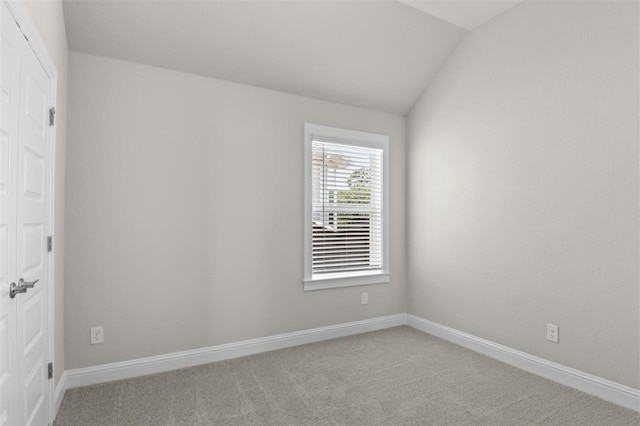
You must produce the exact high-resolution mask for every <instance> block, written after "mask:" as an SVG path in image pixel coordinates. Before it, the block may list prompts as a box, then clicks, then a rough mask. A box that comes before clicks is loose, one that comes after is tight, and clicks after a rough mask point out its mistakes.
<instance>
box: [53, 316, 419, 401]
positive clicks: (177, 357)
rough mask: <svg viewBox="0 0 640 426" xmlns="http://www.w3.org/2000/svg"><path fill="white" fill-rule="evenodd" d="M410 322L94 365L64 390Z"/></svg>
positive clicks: (389, 320) (385, 321)
mask: <svg viewBox="0 0 640 426" xmlns="http://www.w3.org/2000/svg"><path fill="white" fill-rule="evenodd" d="M405 324H407V314H396V315H389V316H384V317H378V318H372V319H368V320H363V321H355V322H348V323H343V324H337V325H331V326H327V327H319V328H313V329H309V330H302V331H296V332H292V333H284V334H278V335H275V336H268V337H262V338H257V339H251V340H243V341H240V342H234V343H228V344H223V345H217V346H211V347H208V348H202V349H194V350H190V351H183V352H174V353H170V354H165V355H159V356H152V357H147V358H139V359H134V360H130V361H123V362H115V363H111V364H104V365H98V366H94V367H86V368H76V369H73V370H67V371H65V375H66V378H65V389H66V388H67V387H68V388H69V389H71V388H76V387H80V386H88V385H94V384H98V383H104V382H110V381H113V380H121V379H128V378H131V377H138V376H145V375H148V374H155V373H162V372H165V371H171V370H176V369H179V368H186V367H193V366H196V365H201V364H207V363H210V362H216V361H222V360H225V359H231V358H238V357H242V356H247V355H253V354H257V353H261V352H268V351H273V350H276V349H284V348H289V347H292V346H299V345H304V344H307V343H314V342H320V341H323V340H329V339H335V338H339V337H345V336H351V335H354V334H360V333H366V332H369V331H375V330H382V329H385V328H390V327H397V326H400V325H405Z"/></svg>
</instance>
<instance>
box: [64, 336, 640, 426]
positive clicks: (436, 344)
mask: <svg viewBox="0 0 640 426" xmlns="http://www.w3.org/2000/svg"><path fill="white" fill-rule="evenodd" d="M97 424H104V425H127V424H130V425H156V424H164V425H396V424H414V425H417V424H424V425H537V424H557V425H603V426H604V425H639V424H640V414H638V413H637V412H634V411H631V410H628V409H625V408H622V407H619V406H617V405H614V404H611V403H608V402H606V401H603V400H601V399H598V398H595V397H591V396H589V395H586V394H583V393H581V392H578V391H575V390H572V389H570V388H567V387H565V386H562V385H559V384H556V383H553V382H550V381H547V380H545V379H542V378H539V377H537V376H534V375H531V374H529V373H526V372H523V371H521V370H518V369H516V368H513V367H510V366H508V365H506V364H503V363H500V362H498V361H494V360H492V359H490V358H487V357H484V356H482V355H479V354H477V353H475V352H472V351H469V350H467V349H464V348H461V347H459V346H456V345H453V344H451V343H448V342H445V341H443V340H441V339H438V338H435V337H432V336H429V335H427V334H424V333H422V332H419V331H417V330H414V329H411V328H409V327H406V326H403V327H397V328H392V329H387V330H382V331H376V332H372V333H366V334H361V335H357V336H351V337H346V338H342V339H336V340H330V341H326V342H321V343H314V344H310V345H305V346H298V347H295V348H290V349H284V350H279V351H274V352H268V353H264V354H259V355H253V356H249V357H245V358H238V359H234V360H229V361H223V362H218V363H213V364H207V365H203V366H199V367H193V368H187V369H183V370H177V371H173V372H169V373H163V374H156V375H152V376H146V377H141V378H136V379H129V380H123V381H118V382H112V383H107V384H102V385H96V386H89V387H85V388H77V389H71V390H69V391H68V392H67V393H66V395H65V397H64V400H63V402H62V407H61V408H60V412H59V413H58V417H57V419H56V422H55V425H56V426H63V425H97Z"/></svg>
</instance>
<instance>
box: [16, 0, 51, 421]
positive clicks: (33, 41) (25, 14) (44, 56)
mask: <svg viewBox="0 0 640 426" xmlns="http://www.w3.org/2000/svg"><path fill="white" fill-rule="evenodd" d="M3 2H4V4H5V5H6V6H7V8H8V9H9V12H10V13H11V15H13V19H15V21H16V22H18V24H19V25H20V29H21V31H22V33H23V34H24V35H25V36H26V38H27V44H28V45H29V46H30V47H31V50H32V51H33V53H34V54H35V55H36V58H37V59H38V61H39V62H40V64H41V65H42V68H43V69H44V71H45V73H46V74H47V76H48V77H49V81H50V82H51V87H50V88H49V91H50V95H51V106H55V105H57V97H56V89H57V87H58V70H57V69H56V66H55V64H54V62H53V60H52V59H51V56H50V55H49V51H48V50H47V48H46V46H45V44H44V42H43V40H42V38H41V37H40V33H39V32H38V30H37V28H36V26H35V24H34V22H33V20H32V19H31V14H30V13H29V11H28V9H27V6H26V4H25V3H24V1H23V0H12V1H8V0H3ZM56 130H57V121H56V122H55V125H54V126H53V128H52V129H51V131H50V132H49V153H48V154H49V185H48V188H47V189H48V191H49V205H48V206H47V210H48V211H47V215H48V218H47V226H48V227H49V233H48V235H49V236H51V237H53V241H54V244H55V241H56V236H55V229H54V225H55V200H56V197H55V183H56V182H55V176H56V173H55V170H56V161H55V160H56V157H55V153H56ZM54 254H55V251H51V252H49V253H48V255H49V259H48V262H47V265H48V266H47V298H48V302H47V310H48V312H47V321H48V323H47V333H48V334H49V336H48V339H47V340H48V341H47V344H48V348H47V356H48V358H49V362H54V360H55V324H54V321H55V292H54V289H55V282H54V279H55V259H56V256H55V255H54ZM55 367H56V365H55V364H54V372H55ZM60 380H62V378H61V379H60ZM48 382H49V383H48V387H49V413H48V420H47V421H48V423H49V424H52V423H53V420H54V419H55V412H56V407H55V402H56V401H55V374H54V377H53V378H52V379H50V380H49V381H48Z"/></svg>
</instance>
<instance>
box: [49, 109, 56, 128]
mask: <svg viewBox="0 0 640 426" xmlns="http://www.w3.org/2000/svg"><path fill="white" fill-rule="evenodd" d="M55 123H56V108H55V107H51V109H49V126H53V125H54V124H55Z"/></svg>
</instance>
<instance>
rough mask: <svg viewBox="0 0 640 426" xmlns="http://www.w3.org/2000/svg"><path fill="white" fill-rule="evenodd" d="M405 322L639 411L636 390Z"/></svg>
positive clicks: (434, 326) (427, 324)
mask: <svg viewBox="0 0 640 426" xmlns="http://www.w3.org/2000/svg"><path fill="white" fill-rule="evenodd" d="M407 325H409V326H411V327H413V328H415V329H417V330H420V331H423V332H425V333H428V334H431V335H433V336H436V337H440V338H442V339H444V340H447V341H449V342H452V343H455V344H457V345H460V346H463V347H465V348H468V349H471V350H473V351H475V352H479V353H481V354H483V355H486V356H488V357H491V358H495V359H497V360H499V361H502V362H504V363H507V364H510V365H513V366H514V367H517V368H520V369H521V370H524V371H528V372H529V373H533V374H536V375H538V376H541V377H544V378H546V379H549V380H552V381H554V382H557V383H560V384H563V385H565V386H569V387H571V388H574V389H577V390H579V391H582V392H584V393H588V394H590V395H594V396H597V397H599V398H602V399H604V400H607V401H610V402H613V403H614V404H618V405H621V406H623V407H626V408H630V409H632V410H636V411H640V390H638V389H634V388H631V387H629V386H624V385H621V384H619V383H615V382H612V381H610V380H605V379H602V378H600V377H597V376H593V375H591V374H588V373H584V372H582V371H578V370H575V369H573V368H569V367H565V366H564V365H560V364H556V363H555V362H551V361H547V360H545V359H542V358H538V357H536V356H533V355H529V354H527V353H524V352H520V351H518V350H515V349H511V348H508V347H506V346H502V345H499V344H497V343H493V342H490V341H488V340H484V339H481V338H479V337H476V336H473V335H471V334H467V333H464V332H462V331H458V330H455V329H453V328H450V327H446V326H444V325H441V324H438V323H435V322H432V321H429V320H426V319H423V318H420V317H417V316H415V315H410V314H409V315H407Z"/></svg>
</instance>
